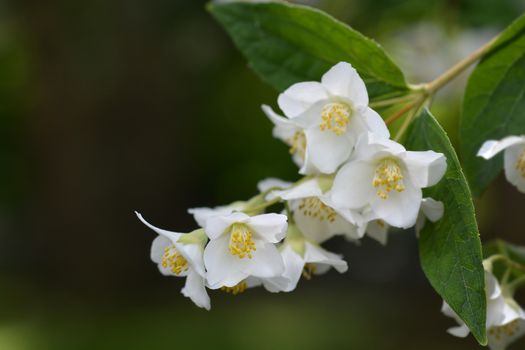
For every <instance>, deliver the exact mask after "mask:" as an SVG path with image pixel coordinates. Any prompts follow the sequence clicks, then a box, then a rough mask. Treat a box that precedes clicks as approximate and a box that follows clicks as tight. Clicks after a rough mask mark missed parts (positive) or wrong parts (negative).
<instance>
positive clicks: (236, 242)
mask: <svg viewBox="0 0 525 350" xmlns="http://www.w3.org/2000/svg"><path fill="white" fill-rule="evenodd" d="M229 248H230V253H231V255H237V256H238V257H239V258H240V259H244V258H246V257H247V258H249V259H251V258H252V251H255V250H257V248H256V247H255V242H254V241H253V237H252V231H251V230H250V228H249V227H248V226H246V225H245V224H241V223H235V224H233V225H232V226H231V230H230V246H229Z"/></svg>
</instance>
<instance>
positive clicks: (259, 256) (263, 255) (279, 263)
mask: <svg viewBox="0 0 525 350" xmlns="http://www.w3.org/2000/svg"><path fill="white" fill-rule="evenodd" d="M256 247H257V250H256V251H254V252H253V254H252V255H253V258H252V259H242V260H246V263H245V264H243V265H242V266H240V268H241V269H242V271H243V272H244V273H245V274H247V275H250V276H255V277H259V278H270V277H278V276H281V275H282V273H283V272H284V263H283V259H282V257H281V254H279V251H278V250H277V248H276V247H275V245H273V244H272V243H265V242H264V241H256Z"/></svg>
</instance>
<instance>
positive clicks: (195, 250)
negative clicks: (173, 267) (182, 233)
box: [175, 243, 206, 277]
mask: <svg viewBox="0 0 525 350" xmlns="http://www.w3.org/2000/svg"><path fill="white" fill-rule="evenodd" d="M175 248H177V250H178V251H179V253H181V254H182V256H184V258H185V259H186V260H187V261H188V263H189V264H190V266H191V267H192V269H193V270H195V271H196V272H197V273H198V274H199V275H201V276H202V277H204V276H205V274H206V272H205V270H204V259H203V254H204V251H203V246H201V245H200V244H182V243H175Z"/></svg>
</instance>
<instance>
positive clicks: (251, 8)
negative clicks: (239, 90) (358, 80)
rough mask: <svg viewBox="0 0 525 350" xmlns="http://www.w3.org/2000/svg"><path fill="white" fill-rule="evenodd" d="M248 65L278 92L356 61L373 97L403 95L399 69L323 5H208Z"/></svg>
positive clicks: (403, 90)
mask: <svg viewBox="0 0 525 350" xmlns="http://www.w3.org/2000/svg"><path fill="white" fill-rule="evenodd" d="M208 9H209V11H210V12H211V13H212V14H213V16H214V17H215V18H216V19H217V20H218V21H219V22H220V23H221V24H222V25H223V26H224V28H225V29H226V30H227V32H228V33H229V34H230V36H231V37H232V39H233V41H234V43H235V45H236V46H237V48H239V50H240V51H241V52H242V53H243V54H244V56H245V57H246V58H247V60H248V61H249V63H250V66H251V67H252V68H253V69H254V70H255V71H256V72H257V73H258V74H259V75H260V76H261V77H262V78H263V79H264V80H265V81H267V82H268V83H270V84H271V85H273V86H274V87H275V88H276V89H278V90H279V91H283V90H284V89H286V88H287V87H289V86H290V85H292V84H294V83H297V82H301V81H313V80H317V81H318V80H319V79H320V78H321V76H322V75H323V74H324V73H325V72H326V71H327V70H328V69H330V67H332V66H333V65H335V64H336V63H338V62H341V61H346V62H349V63H350V64H352V66H354V68H355V69H356V70H357V71H358V72H359V74H360V75H361V77H362V78H363V80H364V81H365V83H366V86H367V88H368V93H369V95H370V97H371V98H374V97H378V96H385V97H386V96H387V95H388V96H395V95H400V94H403V93H405V92H406V91H407V89H408V87H407V84H406V82H405V78H404V76H403V73H402V72H401V70H400V69H399V68H398V67H397V66H396V65H395V64H394V63H393V62H392V60H391V59H390V58H389V57H388V55H387V54H386V53H385V51H384V50H383V49H382V48H381V47H380V46H379V45H378V44H377V43H376V42H375V41H373V40H371V39H369V38H367V37H365V36H363V35H362V34H360V33H359V32H357V31H355V30H353V29H351V28H350V27H348V26H347V25H346V24H344V23H342V22H339V21H338V20H336V19H334V18H332V17H330V16H329V15H327V14H325V13H324V12H321V11H319V10H316V9H313V8H310V7H306V6H299V5H292V4H289V3H285V2H271V3H240V2H239V3H228V4H214V3H210V4H209V5H208Z"/></svg>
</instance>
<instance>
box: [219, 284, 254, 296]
mask: <svg viewBox="0 0 525 350" xmlns="http://www.w3.org/2000/svg"><path fill="white" fill-rule="evenodd" d="M246 288H248V285H247V284H246V282H245V281H241V282H239V283H237V284H236V285H234V286H233V287H221V290H222V291H223V292H226V293H230V294H233V295H237V294H240V293H242V292H244V291H245V290H246Z"/></svg>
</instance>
